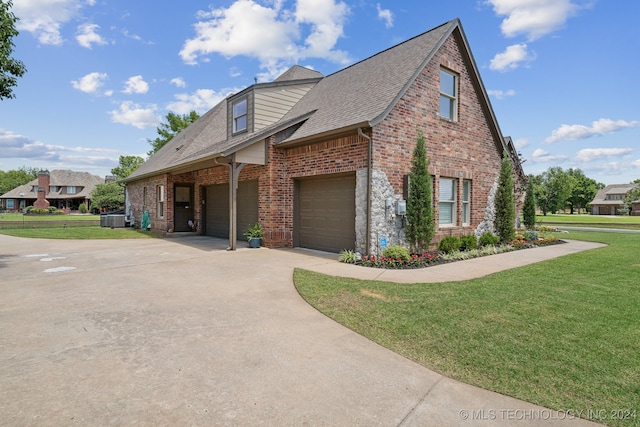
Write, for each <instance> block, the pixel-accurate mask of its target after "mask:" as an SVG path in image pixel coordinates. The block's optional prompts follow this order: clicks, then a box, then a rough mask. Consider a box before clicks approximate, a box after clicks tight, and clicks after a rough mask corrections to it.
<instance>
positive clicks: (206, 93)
mask: <svg viewBox="0 0 640 427" xmlns="http://www.w3.org/2000/svg"><path fill="white" fill-rule="evenodd" d="M238 90H239V89H227V90H224V91H223V92H216V91H213V90H210V89H198V90H196V91H195V92H193V93H191V94H187V93H180V94H177V95H175V98H176V101H174V102H171V103H169V104H168V105H167V110H169V111H172V112H174V113H176V114H189V113H190V112H191V111H192V110H195V111H197V112H198V113H200V114H202V113H204V112H206V111H208V110H210V109H211V108H213V107H214V106H216V105H217V104H218V103H219V102H220V101H222V100H223V99H224V98H226V97H227V96H228V95H229V94H231V93H235V92H237V91H238Z"/></svg>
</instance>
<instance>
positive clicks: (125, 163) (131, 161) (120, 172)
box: [111, 156, 144, 180]
mask: <svg viewBox="0 0 640 427" xmlns="http://www.w3.org/2000/svg"><path fill="white" fill-rule="evenodd" d="M143 163H144V159H143V158H142V157H140V156H120V161H119V164H118V166H116V167H115V168H113V169H111V173H112V174H113V175H115V177H116V180H121V179H125V178H126V177H128V176H129V175H131V174H132V173H133V171H135V170H136V169H138V168H139V167H140V165H141V164H143Z"/></svg>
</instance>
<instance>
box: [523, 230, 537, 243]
mask: <svg viewBox="0 0 640 427" xmlns="http://www.w3.org/2000/svg"><path fill="white" fill-rule="evenodd" d="M522 235H523V236H524V239H525V240H529V241H531V240H534V241H535V240H538V232H537V231H533V230H527V231H525V232H524V233H522Z"/></svg>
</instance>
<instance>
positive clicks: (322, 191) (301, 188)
mask: <svg viewBox="0 0 640 427" xmlns="http://www.w3.org/2000/svg"><path fill="white" fill-rule="evenodd" d="M295 188H296V195H295V197H296V200H295V210H296V211H295V214H294V215H295V217H294V219H295V223H294V245H295V246H300V247H303V248H310V249H319V250H322V251H328V252H340V251H341V250H342V249H351V250H353V249H355V241H356V226H355V221H356V177H355V174H346V175H324V176H321V177H314V178H305V179H300V180H297V181H296V187H295Z"/></svg>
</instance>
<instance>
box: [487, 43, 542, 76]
mask: <svg viewBox="0 0 640 427" xmlns="http://www.w3.org/2000/svg"><path fill="white" fill-rule="evenodd" d="M534 59H535V55H533V54H531V53H529V52H528V51H527V45H526V43H520V44H513V45H511V46H507V48H506V49H505V51H504V52H502V53H498V54H496V56H494V57H493V59H492V60H491V62H490V64H489V68H490V69H492V70H494V71H500V72H505V71H511V70H515V69H516V68H518V67H519V66H520V64H521V63H523V62H530V61H533V60H534Z"/></svg>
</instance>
